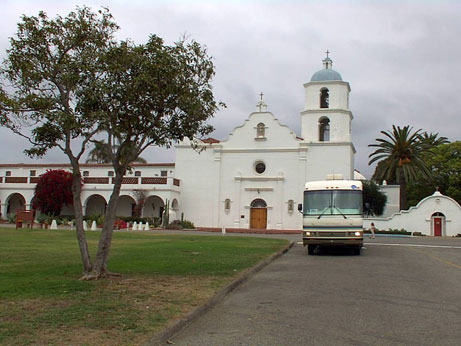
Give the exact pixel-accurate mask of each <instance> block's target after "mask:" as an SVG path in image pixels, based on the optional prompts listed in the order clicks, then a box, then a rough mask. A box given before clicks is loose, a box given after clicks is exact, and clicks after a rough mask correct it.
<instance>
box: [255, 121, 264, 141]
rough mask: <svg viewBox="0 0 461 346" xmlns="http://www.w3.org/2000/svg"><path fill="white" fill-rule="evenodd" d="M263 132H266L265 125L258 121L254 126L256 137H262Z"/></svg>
mask: <svg viewBox="0 0 461 346" xmlns="http://www.w3.org/2000/svg"><path fill="white" fill-rule="evenodd" d="M265 132H266V126H265V125H264V123H259V124H258V125H257V126H256V137H257V138H263V137H264V136H265Z"/></svg>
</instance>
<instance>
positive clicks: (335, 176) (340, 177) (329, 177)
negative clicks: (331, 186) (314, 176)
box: [327, 173, 343, 180]
mask: <svg viewBox="0 0 461 346" xmlns="http://www.w3.org/2000/svg"><path fill="white" fill-rule="evenodd" d="M327 180H343V175H342V174H338V173H333V174H327Z"/></svg>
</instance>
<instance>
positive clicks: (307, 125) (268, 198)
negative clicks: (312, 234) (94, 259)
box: [0, 54, 363, 230]
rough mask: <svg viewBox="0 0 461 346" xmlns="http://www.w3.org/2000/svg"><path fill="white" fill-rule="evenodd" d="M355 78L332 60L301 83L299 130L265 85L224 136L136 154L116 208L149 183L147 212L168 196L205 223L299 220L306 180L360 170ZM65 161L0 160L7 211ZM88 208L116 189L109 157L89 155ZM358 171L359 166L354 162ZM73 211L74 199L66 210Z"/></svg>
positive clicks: (127, 205)
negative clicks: (138, 158)
mask: <svg viewBox="0 0 461 346" xmlns="http://www.w3.org/2000/svg"><path fill="white" fill-rule="evenodd" d="M350 91H351V89H350V86H349V83H348V82H345V81H343V80H342V77H341V75H340V74H339V73H338V72H336V71H335V70H333V69H332V60H331V59H330V58H329V57H328V54H327V57H326V58H325V59H324V60H323V68H322V69H321V70H319V71H317V72H316V73H314V74H313V75H312V78H311V79H310V81H309V82H307V83H305V84H304V95H305V102H304V110H303V111H302V112H301V114H300V117H301V119H300V120H301V137H298V136H297V135H296V134H295V133H294V132H293V131H292V130H291V129H290V128H288V127H287V126H285V125H283V124H281V123H280V122H279V121H278V120H277V118H276V116H275V115H274V114H272V113H271V112H269V111H268V110H267V106H266V104H265V103H264V101H263V99H262V95H261V100H260V101H259V102H258V104H257V106H256V111H255V112H253V113H251V114H250V115H249V117H248V119H247V120H245V122H244V123H243V124H242V125H241V126H238V127H237V128H235V129H234V130H233V131H232V133H231V134H230V135H229V137H228V138H227V139H226V140H222V141H220V140H217V139H213V138H208V139H205V140H202V141H198V149H204V150H201V151H200V153H197V150H196V149H194V148H192V146H191V143H190V141H188V140H185V141H184V142H182V143H180V144H178V145H177V146H176V162H175V163H171V164H135V165H134V166H133V168H134V170H133V173H130V175H129V176H127V177H126V178H125V180H124V182H123V186H122V190H121V197H120V202H119V206H118V209H117V214H118V216H131V214H132V212H133V208H134V206H136V203H137V202H136V197H135V194H134V193H133V191H135V190H142V191H144V193H145V197H146V199H145V201H144V206H143V210H142V216H144V217H161V216H162V214H163V213H164V212H165V210H166V209H167V208H165V206H166V204H167V203H168V204H169V205H170V208H168V209H169V212H170V221H171V220H173V219H180V218H181V217H183V218H184V219H187V220H190V221H192V222H194V224H195V226H197V227H203V228H207V227H208V228H222V227H226V228H256V229H284V230H287V229H301V228H302V215H301V214H300V213H299V212H298V211H297V208H296V205H297V204H298V203H302V197H303V190H304V185H305V183H306V182H307V181H312V180H324V179H325V178H326V176H327V175H328V174H338V175H341V176H342V178H343V179H354V178H359V179H362V178H363V177H357V176H355V177H354V155H355V148H354V145H353V143H352V139H351V124H352V119H353V116H352V113H351V111H350V110H349V93H350ZM58 168H61V169H67V170H70V166H69V165H67V164H48V165H46V164H0V204H1V217H2V218H6V215H7V214H9V213H12V212H14V211H16V210H18V209H29V208H30V206H31V204H32V199H33V191H34V187H35V183H36V182H37V179H38V176H39V175H40V174H43V173H45V172H46V170H47V169H58ZM82 170H83V172H82V173H83V177H84V185H83V191H82V201H83V204H84V205H83V207H84V209H83V210H84V211H85V214H86V215H91V214H94V213H102V212H103V211H104V208H105V206H106V205H107V201H108V199H109V196H110V193H111V191H112V184H111V179H112V176H113V171H111V166H110V165H104V164H82ZM355 174H357V172H355ZM63 213H66V214H67V215H69V214H71V213H72V210H71V209H70V208H68V209H67V210H66V211H63Z"/></svg>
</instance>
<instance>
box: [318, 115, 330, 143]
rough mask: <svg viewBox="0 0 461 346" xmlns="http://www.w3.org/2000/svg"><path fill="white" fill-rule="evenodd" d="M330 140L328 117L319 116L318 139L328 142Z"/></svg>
mask: <svg viewBox="0 0 461 346" xmlns="http://www.w3.org/2000/svg"><path fill="white" fill-rule="evenodd" d="M329 140H330V119H328V118H321V119H320V121H319V141H320V142H328V141H329Z"/></svg>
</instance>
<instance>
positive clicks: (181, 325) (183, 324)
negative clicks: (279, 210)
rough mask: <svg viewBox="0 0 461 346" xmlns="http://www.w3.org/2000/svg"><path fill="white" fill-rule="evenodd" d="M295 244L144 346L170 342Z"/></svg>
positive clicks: (245, 275) (249, 272)
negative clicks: (193, 321)
mask: <svg viewBox="0 0 461 346" xmlns="http://www.w3.org/2000/svg"><path fill="white" fill-rule="evenodd" d="M293 245H294V242H290V244H288V245H287V246H286V247H284V248H283V249H281V250H280V251H278V252H277V253H275V254H273V255H272V256H271V257H269V258H268V259H266V260H264V261H262V262H259V263H258V264H256V265H255V266H254V267H252V268H250V269H248V270H246V271H245V272H244V273H243V274H242V275H240V276H239V277H238V278H237V279H235V280H234V281H232V282H231V283H230V284H229V285H227V286H226V287H224V288H222V289H221V290H219V291H218V292H217V293H216V294H215V295H214V296H213V297H211V298H210V299H209V300H208V301H206V302H205V303H204V304H203V305H201V306H198V307H196V308H195V309H193V310H192V311H191V312H189V313H188V314H186V315H185V316H184V317H182V318H181V319H179V320H178V321H177V322H176V323H174V324H173V325H172V326H170V327H167V328H166V329H164V330H163V331H161V332H160V333H158V334H156V335H155V336H153V337H152V338H151V339H150V340H149V341H147V342H146V343H144V346H154V345H163V344H165V343H167V342H168V339H169V338H171V337H172V336H173V335H175V334H177V333H179V332H180V331H182V330H183V329H184V328H185V327H186V326H187V325H188V324H189V323H190V322H191V321H192V320H194V319H196V318H197V317H199V316H201V315H203V314H204V313H205V312H206V311H208V310H209V309H210V308H212V307H213V306H214V305H216V304H217V303H218V302H220V301H221V300H222V299H223V298H224V297H226V296H227V295H228V294H229V293H230V292H232V291H233V290H234V289H236V288H237V287H238V286H240V285H241V284H243V283H245V282H246V281H248V279H249V278H250V277H252V276H253V275H254V274H256V273H257V272H259V271H260V270H261V269H263V268H264V267H265V266H267V265H268V264H270V263H271V262H273V261H275V260H276V259H277V258H279V257H280V256H282V255H283V254H285V253H286V252H287V251H288V250H289V249H290V248H291V247H292V246H293Z"/></svg>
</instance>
